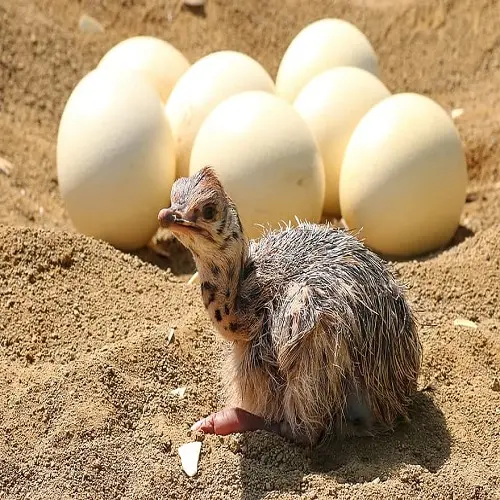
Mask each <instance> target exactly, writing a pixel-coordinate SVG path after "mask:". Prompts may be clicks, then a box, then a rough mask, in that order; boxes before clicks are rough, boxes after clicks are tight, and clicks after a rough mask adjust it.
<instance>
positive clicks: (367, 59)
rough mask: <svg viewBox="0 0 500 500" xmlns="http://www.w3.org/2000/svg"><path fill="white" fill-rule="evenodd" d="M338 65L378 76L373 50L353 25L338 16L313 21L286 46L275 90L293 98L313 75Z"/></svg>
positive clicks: (283, 95) (285, 96)
mask: <svg viewBox="0 0 500 500" xmlns="http://www.w3.org/2000/svg"><path fill="white" fill-rule="evenodd" d="M338 66H356V67H359V68H362V69H364V70H366V71H369V72H370V73H373V74H374V75H375V76H379V69H378V58H377V55H376V53H375V50H374V49H373V47H372V45H371V43H370V41H369V40H368V38H367V37H366V36H365V35H364V34H363V33H362V32H361V31H360V30H359V29H358V28H357V27H356V26H354V25H353V24H351V23H349V22H347V21H344V20H342V19H332V18H326V19H320V20H319V21H315V22H313V23H311V24H309V25H307V26H306V27H305V28H303V29H302V31H300V32H299V33H298V34H297V35H296V37H295V38H294V39H293V40H292V42H291V43H290V45H289V46H288V48H287V49H286V51H285V54H284V55H283V58H282V60H281V63H280V65H279V68H278V73H277V75H276V94H277V95H279V96H281V97H283V98H284V99H286V100H287V101H289V102H293V101H294V100H295V99H296V97H297V95H298V94H299V92H300V91H301V90H302V89H303V88H304V86H305V85H306V84H307V83H308V82H309V81H311V80H312V79H313V78H314V77H315V76H317V75H319V74H320V73H322V72H323V71H326V70H328V69H331V68H334V67H338Z"/></svg>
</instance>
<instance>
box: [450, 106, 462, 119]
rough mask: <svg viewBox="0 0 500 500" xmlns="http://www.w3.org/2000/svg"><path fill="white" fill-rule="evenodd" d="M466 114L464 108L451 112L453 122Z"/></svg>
mask: <svg viewBox="0 0 500 500" xmlns="http://www.w3.org/2000/svg"><path fill="white" fill-rule="evenodd" d="M463 114H464V110H463V108H455V109H452V110H451V117H452V118H453V120H455V119H457V118H459V117H461V116H462V115H463Z"/></svg>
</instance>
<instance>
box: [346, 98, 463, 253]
mask: <svg viewBox="0 0 500 500" xmlns="http://www.w3.org/2000/svg"><path fill="white" fill-rule="evenodd" d="M466 187H467V165H466V160H465V153H464V150H463V146H462V142H461V140H460V136H459V134H458V132H457V129H456V128H455V125H454V124H453V121H452V120H451V118H450V116H449V115H448V113H446V111H445V110H444V109H443V108H441V106H439V105H438V104H437V103H436V102H434V101H433V100H431V99H429V98H428V97H425V96H422V95H419V94H414V93H404V94H396V95H393V96H390V97H388V98H387V99H384V100H383V101H382V102H380V103H378V104H376V105H375V106H374V107H373V108H372V109H371V110H370V111H368V113H367V114H366V115H365V116H364V117H363V118H362V119H361V121H360V122H359V124H358V126H357V127H356V129H355V130H354V132H353V134H352V136H351V139H350V141H349V144H348V146H347V149H346V152H345V156H344V161H343V164H342V169H341V173H340V183H339V193H340V208H341V211H342V216H343V217H344V219H345V221H346V223H347V225H348V226H349V228H350V229H354V230H359V229H362V231H361V236H362V237H363V238H364V239H365V243H366V244H367V245H368V246H369V247H371V248H372V249H374V250H375V251H377V252H379V253H381V254H384V255H387V256H391V257H395V258H408V257H412V256H417V255H420V254H424V253H428V252H431V251H434V250H437V249H439V248H440V247H442V246H443V245H446V244H447V243H448V242H449V241H450V239H451V238H452V237H453V235H454V233H455V231H456V229H457V226H458V224H459V221H460V215H461V211H462V208H463V205H464V202H465V196H466Z"/></svg>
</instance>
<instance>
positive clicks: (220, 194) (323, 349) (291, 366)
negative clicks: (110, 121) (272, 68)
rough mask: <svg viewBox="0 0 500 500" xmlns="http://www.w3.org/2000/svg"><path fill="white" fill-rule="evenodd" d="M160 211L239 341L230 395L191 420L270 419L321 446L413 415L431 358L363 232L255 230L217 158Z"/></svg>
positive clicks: (273, 427)
mask: <svg viewBox="0 0 500 500" xmlns="http://www.w3.org/2000/svg"><path fill="white" fill-rule="evenodd" d="M158 220H159V222H160V225H161V226H163V227H167V228H168V229H170V230H171V231H172V232H173V234H174V235H175V236H176V237H177V238H178V239H179V240H180V242H181V243H182V244H183V245H184V246H186V247H187V248H188V249H189V250H190V251H191V253H192V255H193V257H194V260H195V262H196V266H197V269H198V273H199V278H200V282H201V294H202V297H203V303H204V305H205V308H206V309H207V311H208V314H209V315H210V318H211V320H212V322H213V324H214V325H215V327H216V329H217V330H218V332H219V334H220V335H221V336H222V337H223V338H225V339H226V340H228V341H229V342H231V354H230V356H229V358H228V359H227V361H226V366H225V372H224V381H225V383H226V385H227V396H228V403H229V406H228V408H226V409H225V410H222V411H220V412H218V413H214V414H212V415H210V416H208V417H206V418H203V419H202V420H200V421H199V422H197V423H196V424H194V426H193V427H192V428H193V429H198V430H202V431H204V432H207V433H216V434H229V433H233V432H244V431H249V430H257V429H266V430H269V431H273V432H276V433H278V434H280V435H282V436H285V437H287V438H289V439H291V440H294V441H296V442H300V443H302V444H309V445H313V444H315V443H317V441H318V439H319V438H320V437H322V436H323V435H324V434H325V432H327V431H332V430H334V431H336V432H339V431H340V432H343V431H345V430H346V429H347V430H349V431H352V432H353V433H356V434H358V433H362V434H363V433H364V434H365V433H366V432H369V433H371V432H373V430H374V429H375V428H376V427H379V426H383V427H384V428H390V427H392V426H393V424H394V422H395V421H396V419H397V418H398V417H406V416H407V409H408V405H409V402H410V398H411V395H412V393H413V391H414V390H415V389H416V385H417V377H418V373H419V370H420V364H421V344H420V341H419V338H418V335H417V331H416V326H415V321H414V317H413V314H412V311H411V309H410V307H409V305H408V303H407V302H406V300H405V297H404V295H403V289H402V287H401V286H400V285H399V284H398V283H397V282H396V280H395V279H394V277H393V276H392V275H391V273H390V271H389V270H388V268H387V266H386V265H385V263H384V262H383V261H382V260H381V259H380V258H379V257H378V256H377V255H375V254H374V253H373V252H371V251H370V250H368V249H367V248H366V247H365V246H364V245H363V244H362V243H361V242H360V241H359V240H358V239H357V238H356V237H355V236H353V235H352V234H350V233H349V232H347V231H345V230H342V229H335V228H333V227H331V226H328V225H319V224H312V223H300V224H299V225H298V226H296V227H291V226H288V227H285V228H284V229H281V230H279V231H267V232H266V233H265V234H264V235H263V236H262V237H261V238H260V239H259V240H251V241H249V240H248V239H247V238H246V237H245V235H244V233H243V228H242V225H241V222H240V219H239V217H238V212H237V209H236V206H235V204H234V203H233V202H232V200H231V199H230V197H229V196H228V194H227V193H226V192H225V190H224V188H223V186H222V185H221V183H220V181H219V179H218V178H217V175H216V173H215V171H214V170H213V169H212V168H210V167H205V168H203V169H202V170H201V171H199V172H198V173H196V174H195V175H193V176H191V177H186V178H180V179H178V180H177V181H176V182H175V183H174V185H173V187H172V192H171V206H170V208H167V209H163V210H161V211H160V213H159V214H158ZM358 431H359V432H358Z"/></svg>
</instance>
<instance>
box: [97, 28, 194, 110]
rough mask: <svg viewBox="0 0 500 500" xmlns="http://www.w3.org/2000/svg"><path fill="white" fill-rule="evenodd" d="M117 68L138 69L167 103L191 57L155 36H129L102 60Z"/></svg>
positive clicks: (101, 65)
mask: <svg viewBox="0 0 500 500" xmlns="http://www.w3.org/2000/svg"><path fill="white" fill-rule="evenodd" d="M99 66H100V67H104V68H110V69H113V70H115V71H121V70H134V71H139V72H140V73H142V74H143V76H144V77H145V78H146V79H147V80H148V82H149V83H150V84H151V85H152V86H153V87H154V88H155V89H156V90H157V91H158V93H159V94H160V98H161V100H162V101H163V102H164V103H165V102H166V101H167V99H168V96H169V95H170V92H171V91H172V89H173V87H174V85H175V84H176V82H177V80H179V78H180V77H181V76H182V75H183V74H184V73H185V72H186V70H187V69H188V68H189V66H190V64H189V61H188V60H187V59H186V57H184V55H183V54H182V53H181V52H180V51H179V50H177V49H176V48H175V47H174V46H173V45H171V44H170V43H168V42H166V41H165V40H161V39H160V38H155V37H152V36H135V37H132V38H127V39H126V40H123V41H122V42H120V43H118V44H117V45H115V46H114V47H112V48H111V49H110V50H109V51H108V52H107V53H106V54H105V55H104V57H103V58H102V59H101V61H100V62H99Z"/></svg>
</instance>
